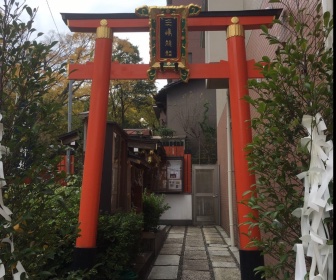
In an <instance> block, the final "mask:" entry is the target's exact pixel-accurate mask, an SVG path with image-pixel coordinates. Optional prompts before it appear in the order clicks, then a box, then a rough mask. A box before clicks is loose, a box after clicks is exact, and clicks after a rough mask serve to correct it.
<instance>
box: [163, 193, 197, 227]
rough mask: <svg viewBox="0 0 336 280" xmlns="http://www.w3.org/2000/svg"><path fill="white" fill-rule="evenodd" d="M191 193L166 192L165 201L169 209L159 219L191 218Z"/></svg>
mask: <svg viewBox="0 0 336 280" xmlns="http://www.w3.org/2000/svg"><path fill="white" fill-rule="evenodd" d="M191 199H192V195H191V194H166V195H165V203H168V204H169V206H170V209H169V210H167V211H166V212H165V213H163V215H162V216H161V218H160V219H161V220H164V221H165V222H166V221H169V220H173V221H178V220H181V221H185V220H190V221H191V220H192V200H191Z"/></svg>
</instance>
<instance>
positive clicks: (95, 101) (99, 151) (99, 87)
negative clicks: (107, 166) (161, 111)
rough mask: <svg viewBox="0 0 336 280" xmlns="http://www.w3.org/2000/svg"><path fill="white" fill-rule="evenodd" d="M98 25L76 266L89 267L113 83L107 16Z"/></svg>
mask: <svg viewBox="0 0 336 280" xmlns="http://www.w3.org/2000/svg"><path fill="white" fill-rule="evenodd" d="M100 25H101V26H100V27H98V28H97V37H96V46H95V55H94V64H93V73H92V86H91V99H90V114H89V119H88V132H87V142H86V147H87V149H86V153H85V160H84V170H83V182H82V192H81V199H80V207H79V228H80V236H79V237H78V238H77V241H76V248H75V263H74V267H75V268H85V267H90V266H91V264H92V263H93V261H94V260H93V258H94V255H95V254H94V251H95V249H96V237H97V225H98V214H99V199H100V185H101V174H102V169H103V158H104V144H105V133H106V120H107V104H108V91H109V86H110V71H111V55H112V32H111V29H110V28H109V27H108V26H107V21H106V20H105V19H103V20H101V21H100Z"/></svg>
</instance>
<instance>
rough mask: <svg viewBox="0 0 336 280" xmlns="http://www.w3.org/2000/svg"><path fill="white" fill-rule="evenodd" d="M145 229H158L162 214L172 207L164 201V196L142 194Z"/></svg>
mask: <svg viewBox="0 0 336 280" xmlns="http://www.w3.org/2000/svg"><path fill="white" fill-rule="evenodd" d="M142 201H143V220H144V231H154V232H155V231H157V228H158V225H159V220H160V217H161V215H162V214H163V213H164V212H165V211H166V210H168V209H169V208H170V206H169V205H168V204H167V203H164V196H163V195H157V194H154V193H148V192H147V191H146V190H145V191H144V193H143V195H142Z"/></svg>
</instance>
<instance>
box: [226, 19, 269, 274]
mask: <svg viewBox="0 0 336 280" xmlns="http://www.w3.org/2000/svg"><path fill="white" fill-rule="evenodd" d="M231 22H232V24H231V25H230V26H229V27H228V28H227V32H226V37H227V46H228V62H229V73H230V74H229V76H230V78H229V94H230V106H231V114H232V116H231V121H232V144H233V155H234V167H235V180H236V196H237V201H238V202H239V201H243V200H246V199H248V198H249V197H250V196H244V192H246V191H248V190H251V189H252V187H251V186H252V185H254V184H255V176H254V175H252V174H250V172H249V169H248V162H247V159H246V156H247V152H246V151H245V147H246V146H247V144H249V143H251V142H252V131H251V127H250V125H251V124H250V122H249V121H248V120H250V119H251V116H250V105H249V104H248V103H247V102H246V101H245V100H244V99H243V97H244V96H245V95H248V88H247V80H248V70H247V64H246V50H245V38H244V29H243V26H242V25H240V24H239V18H238V17H233V18H232V19H231ZM237 205H238V206H237V207H238V223H239V224H242V223H244V222H246V221H248V220H250V219H248V218H246V217H247V215H248V214H249V213H252V214H253V216H255V217H257V216H258V212H257V211H256V210H255V209H251V208H249V207H248V206H246V205H245V204H243V203H238V204H237ZM248 227H249V226H248V225H241V226H239V241H240V248H239V249H240V250H239V255H240V264H241V276H242V279H255V276H254V275H253V274H251V273H252V272H253V269H254V268H256V267H258V266H260V265H262V264H263V257H262V255H261V254H260V252H259V250H258V248H256V247H247V245H248V243H249V242H250V239H252V238H255V239H260V231H259V228H257V227H254V228H253V229H252V230H251V231H252V232H251V235H250V236H247V233H248V231H249V229H248Z"/></svg>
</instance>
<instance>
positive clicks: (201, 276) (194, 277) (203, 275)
mask: <svg viewBox="0 0 336 280" xmlns="http://www.w3.org/2000/svg"><path fill="white" fill-rule="evenodd" d="M181 280H211V275H210V272H209V271H192V270H183V271H182V278H181Z"/></svg>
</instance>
